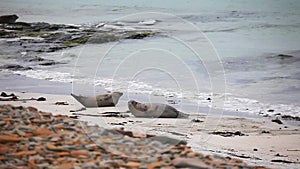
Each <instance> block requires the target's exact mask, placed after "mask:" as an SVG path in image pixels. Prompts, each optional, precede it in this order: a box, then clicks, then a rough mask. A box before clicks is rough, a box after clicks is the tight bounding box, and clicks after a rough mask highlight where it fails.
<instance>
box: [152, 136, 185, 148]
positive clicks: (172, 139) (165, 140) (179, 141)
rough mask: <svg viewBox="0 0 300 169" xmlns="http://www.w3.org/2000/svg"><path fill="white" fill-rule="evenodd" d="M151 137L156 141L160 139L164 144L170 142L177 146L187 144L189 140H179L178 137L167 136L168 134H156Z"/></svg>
mask: <svg viewBox="0 0 300 169" xmlns="http://www.w3.org/2000/svg"><path fill="white" fill-rule="evenodd" d="M150 139H151V140H155V141H159V142H161V143H162V144H169V145H175V146H178V145H186V144H187V142H186V141H184V140H177V139H174V138H169V137H166V136H154V137H151V138H150Z"/></svg>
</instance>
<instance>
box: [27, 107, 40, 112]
mask: <svg viewBox="0 0 300 169" xmlns="http://www.w3.org/2000/svg"><path fill="white" fill-rule="evenodd" d="M27 109H28V110H29V111H32V112H37V111H38V109H37V108H35V107H31V106H29V107H27Z"/></svg>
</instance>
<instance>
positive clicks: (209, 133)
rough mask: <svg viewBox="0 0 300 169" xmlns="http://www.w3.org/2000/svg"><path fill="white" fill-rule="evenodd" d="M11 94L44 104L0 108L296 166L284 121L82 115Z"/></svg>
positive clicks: (293, 136) (292, 129) (63, 104)
mask: <svg viewBox="0 0 300 169" xmlns="http://www.w3.org/2000/svg"><path fill="white" fill-rule="evenodd" d="M6 93H10V92H6ZM13 93H14V94H15V95H17V96H19V98H20V99H28V98H39V97H44V98H46V101H35V100H29V101H1V102H0V103H1V104H12V105H15V106H24V107H27V106H33V107H36V108H37V109H39V110H41V111H43V112H51V113H53V114H61V115H72V116H74V115H76V116H77V117H78V119H79V120H80V121H86V122H88V124H90V125H92V124H96V125H99V126H101V127H104V128H107V129H124V130H128V131H135V132H138V133H146V134H150V135H163V136H168V137H172V138H176V139H180V140H185V141H187V143H188V146H191V149H192V150H193V151H195V152H199V153H203V154H218V155H221V156H224V157H227V156H228V157H233V158H239V159H242V160H243V161H245V162H246V163H247V164H249V165H256V166H266V167H271V168H299V166H300V163H299V157H300V144H299V143H300V131H299V124H297V123H296V125H289V124H290V123H288V122H287V121H283V124H277V123H274V122H272V119H274V118H272V117H264V118H263V117H261V118H249V117H247V118H245V117H242V116H240V117H238V116H236V117H234V116H224V115H223V116H222V117H213V116H207V115H205V112H203V115H191V116H190V117H189V118H188V119H149V118H136V117H134V116H132V114H131V113H130V112H127V110H128V108H127V107H126V106H124V107H106V108H88V109H85V110H84V109H82V108H83V107H82V105H81V104H80V103H78V102H77V101H76V100H75V99H74V98H72V97H71V96H68V95H53V94H41V93H16V92H13ZM57 102H60V103H57ZM56 103H57V104H56ZM74 110H80V111H77V112H76V111H75V112H74ZM105 112H110V114H115V113H116V112H117V113H119V114H118V116H117V117H103V115H104V114H103V113H105ZM106 115H107V114H106Z"/></svg>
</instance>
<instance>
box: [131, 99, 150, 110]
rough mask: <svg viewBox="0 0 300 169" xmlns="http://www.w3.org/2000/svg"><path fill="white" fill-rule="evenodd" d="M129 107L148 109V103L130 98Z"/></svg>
mask: <svg viewBox="0 0 300 169" xmlns="http://www.w3.org/2000/svg"><path fill="white" fill-rule="evenodd" d="M128 108H129V109H130V110H132V109H135V110H137V111H142V112H144V111H147V110H148V107H147V105H145V104H142V103H139V102H136V101H134V100H130V101H129V102H128Z"/></svg>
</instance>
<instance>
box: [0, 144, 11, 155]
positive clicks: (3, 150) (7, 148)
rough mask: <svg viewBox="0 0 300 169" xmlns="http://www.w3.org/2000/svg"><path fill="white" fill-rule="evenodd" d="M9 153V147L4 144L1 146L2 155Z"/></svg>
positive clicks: (0, 152)
mask: <svg viewBox="0 0 300 169" xmlns="http://www.w3.org/2000/svg"><path fill="white" fill-rule="evenodd" d="M8 151H9V147H8V146H5V145H4V144H0V154H6V153H8Z"/></svg>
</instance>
